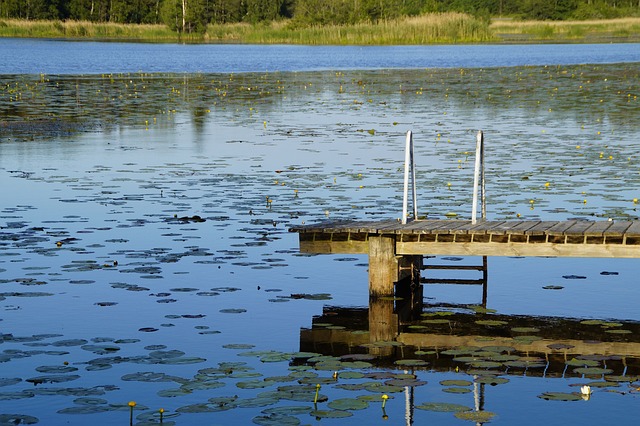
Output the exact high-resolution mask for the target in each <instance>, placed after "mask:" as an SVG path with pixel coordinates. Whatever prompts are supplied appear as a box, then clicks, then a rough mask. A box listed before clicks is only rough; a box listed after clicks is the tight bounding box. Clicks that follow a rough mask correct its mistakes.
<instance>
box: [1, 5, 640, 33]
mask: <svg viewBox="0 0 640 426" xmlns="http://www.w3.org/2000/svg"><path fill="white" fill-rule="evenodd" d="M448 12H455V13H465V14H469V15H472V16H474V17H475V18H476V19H480V20H484V21H489V17H509V18H514V19H516V20H551V21H558V20H585V19H613V18H621V17H634V16H635V17H638V16H640V0H0V19H4V20H8V19H18V20H27V21H34V20H48V21H68V20H70V21H87V22H93V23H102V24H104V23H117V24H152V25H157V24H162V25H166V26H167V27H169V29H170V30H171V31H174V32H178V33H181V34H183V35H186V34H194V35H195V34H200V35H203V34H205V33H206V32H207V31H208V28H209V26H210V25H213V26H216V25H220V24H237V23H248V24H258V23H269V25H271V23H272V22H274V21H276V22H278V21H281V22H285V23H286V26H285V27H283V28H285V29H291V28H314V27H318V26H327V25H328V26H343V25H348V26H353V25H359V24H376V23H381V22H390V21H391V22H392V21H394V20H398V19H401V18H406V17H414V16H419V15H425V14H434V13H448ZM1 25H2V23H0V26H1ZM5 25H6V24H5Z"/></svg>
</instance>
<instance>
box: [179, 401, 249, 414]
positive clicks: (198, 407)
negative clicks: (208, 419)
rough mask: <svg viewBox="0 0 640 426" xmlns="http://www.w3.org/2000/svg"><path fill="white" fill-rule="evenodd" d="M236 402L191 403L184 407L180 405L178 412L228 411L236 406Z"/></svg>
mask: <svg viewBox="0 0 640 426" xmlns="http://www.w3.org/2000/svg"><path fill="white" fill-rule="evenodd" d="M235 407H236V405H235V404H213V403H211V404H207V403H199V404H191V405H185V406H184V407H179V408H178V409H176V412H178V413H216V412H219V411H227V410H231V409H232V408H235Z"/></svg>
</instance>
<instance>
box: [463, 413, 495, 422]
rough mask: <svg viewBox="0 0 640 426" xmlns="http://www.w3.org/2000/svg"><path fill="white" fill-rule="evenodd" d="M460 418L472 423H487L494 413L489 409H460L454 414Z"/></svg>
mask: <svg viewBox="0 0 640 426" xmlns="http://www.w3.org/2000/svg"><path fill="white" fill-rule="evenodd" d="M454 416H456V417H457V418H459V419H460V420H466V421H469V422H474V423H489V422H490V421H491V419H492V418H493V417H495V413H492V412H490V411H460V412H457V413H455V414H454Z"/></svg>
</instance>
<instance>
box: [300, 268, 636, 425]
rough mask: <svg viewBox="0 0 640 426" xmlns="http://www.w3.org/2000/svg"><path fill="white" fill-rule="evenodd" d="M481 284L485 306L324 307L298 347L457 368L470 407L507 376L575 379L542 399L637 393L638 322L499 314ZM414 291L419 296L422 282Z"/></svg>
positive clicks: (398, 302)
mask: <svg viewBox="0 0 640 426" xmlns="http://www.w3.org/2000/svg"><path fill="white" fill-rule="evenodd" d="M486 286H487V283H486V280H485V281H484V285H483V287H484V291H483V303H484V304H485V306H483V304H478V305H455V304H441V303H438V304H429V303H415V302H416V300H414V301H413V302H412V300H411V298H407V299H400V298H395V299H393V298H382V299H371V300H370V304H369V307H368V308H366V307H337V306H326V307H325V308H324V309H323V314H322V315H320V316H317V317H314V318H313V322H312V327H311V328H310V329H307V328H303V329H301V331H300V350H302V351H310V352H318V353H322V354H324V355H331V356H335V357H340V358H342V359H345V360H350V359H366V360H368V361H369V362H370V363H372V364H374V365H375V366H376V367H377V368H382V369H395V370H398V369H400V370H406V372H411V373H417V372H419V371H421V370H422V372H423V373H442V372H445V373H446V372H450V373H457V374H460V377H461V379H466V380H468V381H469V382H471V381H472V382H473V393H474V395H473V397H474V405H475V411H482V410H483V409H484V408H483V406H484V401H485V398H490V395H491V388H492V386H495V385H499V384H501V383H506V382H507V381H508V379H507V377H509V376H519V377H525V378H526V377H530V378H533V377H538V378H544V379H557V378H563V379H577V380H580V381H581V383H580V384H577V383H574V384H573V385H570V386H575V389H574V391H572V392H571V393H563V394H555V393H548V397H549V399H553V398H556V397H558V398H563V397H564V398H566V397H572V394H573V396H574V397H576V398H578V397H582V398H583V399H588V398H589V396H590V395H589V394H581V388H580V386H583V385H588V386H589V387H590V388H594V389H596V388H618V389H620V392H623V393H624V392H627V391H629V390H631V391H632V392H634V393H635V392H636V391H637V389H635V386H636V384H633V383H632V382H634V381H637V380H638V376H639V375H640V323H639V322H630V321H617V320H598V319H580V318H568V317H547V316H528V315H502V314H498V313H496V312H494V311H492V310H490V309H487V308H486ZM418 293H420V297H419V298H418V299H417V300H419V301H420V302H422V297H421V288H420V289H419V292H418ZM407 360H412V361H422V363H420V362H417V363H415V364H412V363H411V362H406V361H407ZM420 364H422V365H420ZM453 382H454V381H452V383H453ZM486 385H490V386H489V387H486ZM469 392H470V391H469ZM405 393H406V403H407V413H409V414H410V415H408V417H407V419H408V420H407V424H411V423H412V422H413V421H412V420H411V419H412V418H413V415H412V414H411V413H413V409H414V408H415V407H414V405H415V404H414V402H413V401H414V397H416V399H417V397H418V395H419V393H420V388H419V387H411V386H407V387H406V389H405ZM414 393H415V395H414ZM540 397H541V398H543V399H546V398H545V394H543V395H540Z"/></svg>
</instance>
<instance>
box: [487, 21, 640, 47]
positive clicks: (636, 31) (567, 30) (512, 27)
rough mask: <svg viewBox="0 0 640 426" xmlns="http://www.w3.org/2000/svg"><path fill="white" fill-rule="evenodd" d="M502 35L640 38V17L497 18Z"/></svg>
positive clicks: (497, 32) (495, 28)
mask: <svg viewBox="0 0 640 426" xmlns="http://www.w3.org/2000/svg"><path fill="white" fill-rule="evenodd" d="M489 28H490V30H491V32H492V33H493V34H495V35H496V36H498V37H500V38H501V39H509V38H522V37H528V38H529V39H531V40H556V41H562V40H569V41H593V40H595V41H597V40H603V41H604V40H609V39H615V40H620V41H638V40H640V18H620V19H603V20H590V21H503V20H500V21H495V22H493V23H492V24H491V25H490V27H489Z"/></svg>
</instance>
